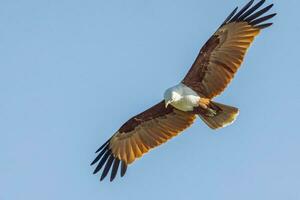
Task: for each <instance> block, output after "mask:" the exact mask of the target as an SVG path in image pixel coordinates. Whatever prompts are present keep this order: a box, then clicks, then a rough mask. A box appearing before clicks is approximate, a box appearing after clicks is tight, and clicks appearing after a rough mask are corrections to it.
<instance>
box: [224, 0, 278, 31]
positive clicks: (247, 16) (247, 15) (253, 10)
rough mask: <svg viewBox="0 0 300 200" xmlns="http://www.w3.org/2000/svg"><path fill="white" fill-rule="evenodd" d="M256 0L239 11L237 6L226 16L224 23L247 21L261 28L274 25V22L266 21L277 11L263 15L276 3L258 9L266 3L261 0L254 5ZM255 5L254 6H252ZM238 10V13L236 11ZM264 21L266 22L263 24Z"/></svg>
mask: <svg viewBox="0 0 300 200" xmlns="http://www.w3.org/2000/svg"><path fill="white" fill-rule="evenodd" d="M253 3H254V0H251V1H249V2H248V3H247V4H246V5H245V6H244V7H243V8H242V9H241V10H240V11H239V12H237V8H236V9H235V10H234V11H233V12H231V13H230V15H229V16H228V17H227V18H226V20H225V21H224V23H223V24H222V26H223V25H225V24H228V23H234V22H247V23H248V24H250V25H252V26H254V27H256V28H259V29H263V28H267V27H269V26H271V25H272V23H264V22H266V21H267V20H269V19H271V18H273V17H274V16H275V15H276V13H273V14H269V15H267V16H263V17H261V16H262V15H264V14H265V13H267V12H268V11H269V10H270V9H271V8H272V7H273V6H274V4H270V5H268V6H266V7H265V8H263V9H261V10H258V9H259V8H260V7H261V6H262V5H263V4H264V3H265V0H261V1H259V2H258V3H256V4H255V5H253ZM252 5H253V6H252ZM236 12H237V13H236ZM261 23H264V24H261Z"/></svg>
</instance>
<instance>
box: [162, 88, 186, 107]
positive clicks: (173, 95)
mask: <svg viewBox="0 0 300 200" xmlns="http://www.w3.org/2000/svg"><path fill="white" fill-rule="evenodd" d="M181 98H182V96H181V94H180V90H179V89H178V88H177V87H176V86H175V87H171V88H169V89H167V90H166V91H165V93H164V99H165V105H166V108H167V107H168V105H169V104H172V103H173V102H175V101H179V100H180V99H181Z"/></svg>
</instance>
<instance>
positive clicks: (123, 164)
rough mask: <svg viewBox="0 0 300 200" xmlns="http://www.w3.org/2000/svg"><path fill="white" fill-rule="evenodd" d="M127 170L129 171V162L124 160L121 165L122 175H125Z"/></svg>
mask: <svg viewBox="0 0 300 200" xmlns="http://www.w3.org/2000/svg"><path fill="white" fill-rule="evenodd" d="M126 171H127V164H126V163H125V162H124V161H122V165H121V177H123V176H124V175H125V173H126Z"/></svg>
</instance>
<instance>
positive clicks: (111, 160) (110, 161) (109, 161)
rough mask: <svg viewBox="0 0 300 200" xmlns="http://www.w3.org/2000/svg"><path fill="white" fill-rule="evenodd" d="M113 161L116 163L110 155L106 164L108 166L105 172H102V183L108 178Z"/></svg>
mask: <svg viewBox="0 0 300 200" xmlns="http://www.w3.org/2000/svg"><path fill="white" fill-rule="evenodd" d="M113 161H114V156H113V155H112V154H110V156H109V158H108V161H107V162H106V165H105V167H104V170H103V172H102V175H101V178H100V181H102V180H103V179H104V178H105V177H106V176H107V174H108V172H109V170H110V167H111V165H112V163H113Z"/></svg>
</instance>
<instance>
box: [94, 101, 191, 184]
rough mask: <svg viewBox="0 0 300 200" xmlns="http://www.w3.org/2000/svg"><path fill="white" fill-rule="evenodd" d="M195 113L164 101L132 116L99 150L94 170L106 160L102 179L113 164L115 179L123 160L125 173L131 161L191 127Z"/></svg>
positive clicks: (122, 169) (123, 172)
mask: <svg viewBox="0 0 300 200" xmlns="http://www.w3.org/2000/svg"><path fill="white" fill-rule="evenodd" d="M195 118H196V117H195V115H194V114H191V113H186V112H182V111H180V110H177V109H175V108H174V107H172V106H169V107H168V108H165V103H164V101H161V102H160V103H158V104H156V105H155V106H153V107H151V108H150V109H148V110H146V111H144V112H142V113H141V114H139V115H136V116H134V117H133V118H131V119H130V120H128V121H127V122H126V123H125V124H124V125H123V126H122V127H121V128H120V129H119V130H118V131H117V132H116V133H115V134H114V135H113V136H112V137H111V139H109V140H108V141H107V142H106V143H105V144H103V145H102V146H101V147H100V148H99V149H98V150H97V151H96V153H99V154H98V156H97V157H96V159H95V160H94V161H93V162H92V163H91V165H93V164H95V163H98V165H97V167H96V169H95V171H94V173H97V172H98V171H99V170H100V169H101V168H102V167H103V166H104V164H105V167H104V169H103V172H102V175H101V178H100V180H103V179H104V178H105V177H106V176H107V174H108V172H109V170H110V168H111V167H112V170H111V177H110V180H111V181H112V180H113V179H114V178H115V176H116V173H117V171H118V168H119V164H120V162H121V176H123V175H124V174H125V172H126V168H127V165H128V164H131V163H132V162H133V161H134V160H135V159H136V158H139V157H141V156H142V155H143V154H145V153H147V152H148V151H149V150H150V149H152V148H154V147H156V146H159V145H161V144H163V143H165V142H166V141H168V140H169V139H171V138H172V137H174V136H176V135H178V133H180V132H182V131H183V130H184V129H186V128H187V127H189V126H190V125H191V124H192V123H193V122H194V120H195Z"/></svg>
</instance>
